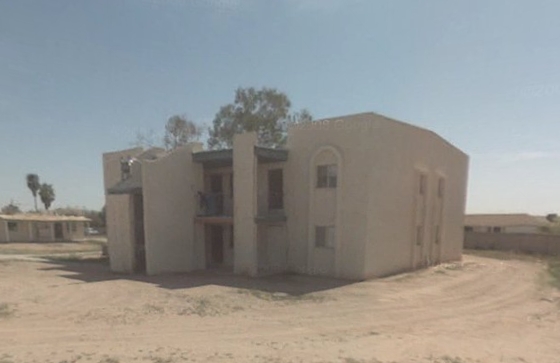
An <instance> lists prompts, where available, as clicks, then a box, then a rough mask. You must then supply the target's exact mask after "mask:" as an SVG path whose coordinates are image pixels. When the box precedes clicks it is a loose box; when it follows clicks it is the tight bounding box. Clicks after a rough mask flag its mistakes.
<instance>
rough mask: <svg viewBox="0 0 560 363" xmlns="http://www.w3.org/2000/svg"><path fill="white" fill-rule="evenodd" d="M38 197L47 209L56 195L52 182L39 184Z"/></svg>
mask: <svg viewBox="0 0 560 363" xmlns="http://www.w3.org/2000/svg"><path fill="white" fill-rule="evenodd" d="M39 197H41V202H43V205H44V206H45V209H46V210H49V208H50V207H51V204H52V202H54V199H55V197H56V195H55V193H54V188H53V186H52V184H46V183H43V184H41V187H40V188H39Z"/></svg>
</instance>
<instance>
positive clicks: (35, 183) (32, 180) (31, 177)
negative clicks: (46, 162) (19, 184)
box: [25, 174, 41, 211]
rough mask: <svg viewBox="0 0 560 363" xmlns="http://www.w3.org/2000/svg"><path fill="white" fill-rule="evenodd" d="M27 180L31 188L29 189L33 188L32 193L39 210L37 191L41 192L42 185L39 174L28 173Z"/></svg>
mask: <svg viewBox="0 0 560 363" xmlns="http://www.w3.org/2000/svg"><path fill="white" fill-rule="evenodd" d="M25 180H26V181H27V187H28V188H29V190H31V194H33V200H34V202H35V211H37V192H39V188H40V187H41V183H40V182H39V175H37V174H27V176H26V177H25Z"/></svg>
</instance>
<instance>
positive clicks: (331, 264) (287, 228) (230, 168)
mask: <svg viewBox="0 0 560 363" xmlns="http://www.w3.org/2000/svg"><path fill="white" fill-rule="evenodd" d="M287 140H288V141H287V145H286V148H285V149H271V148H266V147H262V146H260V145H257V135H256V134H255V133H245V134H238V135H235V138H234V142H233V148H232V149H226V150H210V151H205V150H203V148H202V145H201V144H199V143H191V144H189V145H186V146H184V147H181V148H178V149H176V150H174V151H172V152H169V153H167V152H165V151H164V150H161V149H156V148H154V149H149V150H147V151H144V150H142V149H141V148H136V149H129V150H122V151H117V152H111V153H106V154H104V155H103V168H104V181H105V192H106V206H107V229H108V246H109V256H110V262H111V268H112V270H113V271H118V272H129V273H132V272H147V273H148V274H159V273H168V272H185V271H192V270H197V269H208V268H215V267H221V268H231V269H232V270H233V271H234V272H235V273H239V274H246V275H251V276H255V275H259V274H269V273H276V272H296V273H304V274H312V275H324V276H332V277H339V278H348V279H365V278H369V277H374V276H384V275H389V274H394V273H398V272H401V271H406V270H413V269H416V268H420V267H424V266H428V265H433V264H437V263H440V262H443V261H451V260H457V259H460V258H461V254H462V245H463V224H462V223H463V219H464V208H465V198H466V189H467V169H468V156H467V155H466V154H464V153H463V152H462V151H461V150H459V149H457V148H456V147H454V146H453V145H451V144H450V143H449V142H447V141H446V140H444V139H443V138H441V137H440V136H438V135H437V134H435V133H434V132H431V131H429V130H425V129H422V128H419V127H416V126H412V125H409V124H406V123H403V122H400V121H395V120H392V119H389V118H387V117H384V116H381V115H377V114H374V113H365V114H358V115H351V116H344V117H339V118H333V119H327V120H321V121H315V122H310V123H304V124H301V125H296V126H293V127H292V128H290V130H289V132H288V139H287Z"/></svg>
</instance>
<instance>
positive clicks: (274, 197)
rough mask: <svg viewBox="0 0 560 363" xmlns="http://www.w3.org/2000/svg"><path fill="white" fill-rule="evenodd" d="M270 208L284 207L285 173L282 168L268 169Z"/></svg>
mask: <svg viewBox="0 0 560 363" xmlns="http://www.w3.org/2000/svg"><path fill="white" fill-rule="evenodd" d="M268 209H271V210H274V209H284V173H283V171H282V169H272V170H269V171H268Z"/></svg>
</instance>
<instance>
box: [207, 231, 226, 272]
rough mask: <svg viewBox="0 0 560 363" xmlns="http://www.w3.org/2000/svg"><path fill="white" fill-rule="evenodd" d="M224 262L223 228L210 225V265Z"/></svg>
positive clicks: (219, 264) (218, 264)
mask: <svg viewBox="0 0 560 363" xmlns="http://www.w3.org/2000/svg"><path fill="white" fill-rule="evenodd" d="M223 263H224V229H223V227H222V226H210V264H209V265H210V266H214V267H215V266H221V265H222V264H223Z"/></svg>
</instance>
